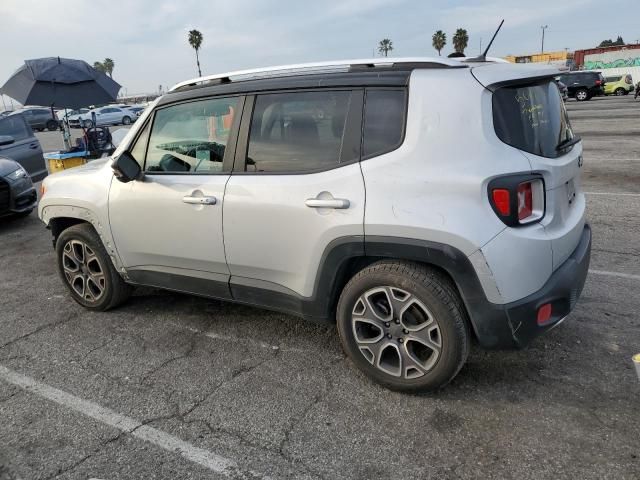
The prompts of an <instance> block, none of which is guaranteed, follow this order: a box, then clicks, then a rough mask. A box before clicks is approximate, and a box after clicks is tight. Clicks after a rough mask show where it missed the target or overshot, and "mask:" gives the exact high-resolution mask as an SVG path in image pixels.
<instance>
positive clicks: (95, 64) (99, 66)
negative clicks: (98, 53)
mask: <svg viewBox="0 0 640 480" xmlns="http://www.w3.org/2000/svg"><path fill="white" fill-rule="evenodd" d="M93 68H95V69H96V70H98V71H99V72H102V73H106V72H107V70H106V69H105V68H104V64H103V63H102V62H93Z"/></svg>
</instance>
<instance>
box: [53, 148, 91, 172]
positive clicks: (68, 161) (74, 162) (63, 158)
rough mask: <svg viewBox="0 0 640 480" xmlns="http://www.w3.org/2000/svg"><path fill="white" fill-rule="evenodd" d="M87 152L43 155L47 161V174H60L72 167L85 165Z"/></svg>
mask: <svg viewBox="0 0 640 480" xmlns="http://www.w3.org/2000/svg"><path fill="white" fill-rule="evenodd" d="M86 155H87V152H73V153H59V152H51V153H45V154H44V158H45V160H47V163H48V165H47V166H48V168H49V173H56V172H61V171H62V170H67V169H69V168H73V167H79V166H80V165H84V164H85V163H87V158H86Z"/></svg>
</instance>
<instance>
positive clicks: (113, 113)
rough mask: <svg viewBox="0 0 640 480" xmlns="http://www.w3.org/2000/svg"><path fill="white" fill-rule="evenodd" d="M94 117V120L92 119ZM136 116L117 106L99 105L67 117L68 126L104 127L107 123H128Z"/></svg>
mask: <svg viewBox="0 0 640 480" xmlns="http://www.w3.org/2000/svg"><path fill="white" fill-rule="evenodd" d="M94 118H95V121H94ZM135 118H136V115H135V113H133V112H130V111H129V110H128V109H125V108H119V107H111V106H106V107H101V108H95V109H93V110H90V111H88V112H86V113H81V114H79V115H73V116H70V117H69V126H70V127H76V128H80V127H81V126H82V127H84V128H90V127H93V126H98V127H104V126H107V125H120V124H122V125H129V124H130V123H132V122H133V120H134V119H135Z"/></svg>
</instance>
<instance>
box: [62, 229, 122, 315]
mask: <svg viewBox="0 0 640 480" xmlns="http://www.w3.org/2000/svg"><path fill="white" fill-rule="evenodd" d="M56 254H57V257H58V271H59V273H60V277H61V278H62V281H63V282H64V284H65V285H66V286H67V288H68V289H69V292H70V293H71V296H72V297H73V299H74V300H75V301H76V302H78V303H79V304H80V305H82V306H83V307H86V308H88V309H90V310H100V311H105V310H109V309H111V308H114V307H116V306H118V305H120V304H121V303H123V302H124V301H125V300H126V299H127V298H128V297H129V295H130V294H131V290H132V287H131V286H130V285H128V284H127V283H125V281H124V280H123V279H122V277H120V275H118V272H116V269H115V268H114V266H113V264H112V263H111V259H110V258H109V255H108V254H107V251H106V250H105V248H104V246H103V245H102V241H101V240H100V237H99V236H98V234H97V233H96V231H95V230H94V229H93V227H92V226H91V225H89V224H86V223H83V224H78V225H74V226H72V227H69V228H68V229H66V230H65V231H63V232H62V233H61V234H60V236H59V237H58V239H57V241H56Z"/></svg>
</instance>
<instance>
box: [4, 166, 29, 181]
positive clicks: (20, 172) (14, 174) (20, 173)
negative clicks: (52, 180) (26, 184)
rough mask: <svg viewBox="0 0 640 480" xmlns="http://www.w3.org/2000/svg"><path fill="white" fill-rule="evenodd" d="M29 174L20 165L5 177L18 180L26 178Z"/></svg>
mask: <svg viewBox="0 0 640 480" xmlns="http://www.w3.org/2000/svg"><path fill="white" fill-rule="evenodd" d="M28 176H29V174H28V173H27V171H26V170H25V169H24V168H22V167H18V169H17V170H16V171H14V172H11V173H10V174H9V175H7V178H8V179H9V180H11V181H12V182H15V181H16V180H20V179H22V178H27V177H28Z"/></svg>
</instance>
